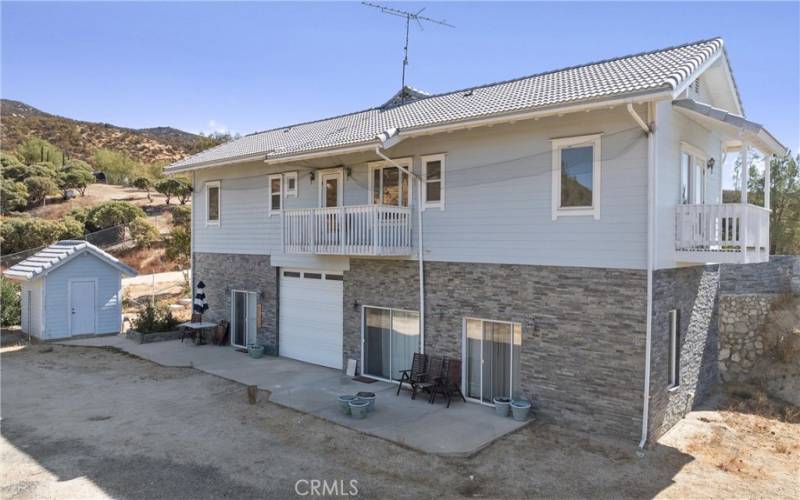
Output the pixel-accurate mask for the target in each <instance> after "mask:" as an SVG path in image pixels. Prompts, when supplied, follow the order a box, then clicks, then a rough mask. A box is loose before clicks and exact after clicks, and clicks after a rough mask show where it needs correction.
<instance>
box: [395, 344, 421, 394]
mask: <svg viewBox="0 0 800 500" xmlns="http://www.w3.org/2000/svg"><path fill="white" fill-rule="evenodd" d="M427 371H428V356H427V355H426V354H422V353H421V352H415V353H414V359H413V360H412V361H411V369H410V370H400V384H399V385H398V386H397V395H398V396H399V395H400V389H402V388H403V382H405V383H406V384H408V385H410V386H411V399H416V398H417V384H421V383H423V382H425V380H426V377H427V375H428V374H427Z"/></svg>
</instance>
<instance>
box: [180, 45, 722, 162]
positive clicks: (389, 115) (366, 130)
mask: <svg viewBox="0 0 800 500" xmlns="http://www.w3.org/2000/svg"><path fill="white" fill-rule="evenodd" d="M721 50H723V42H722V39H720V38H714V39H710V40H703V41H700V42H694V43H689V44H686V45H681V46H677V47H670V48H667V49H662V50H657V51H653V52H646V53H641V54H635V55H631V56H625V57H620V58H616V59H609V60H605V61H599V62H595V63H590V64H585V65H581V66H574V67H570V68H565V69H560V70H556V71H550V72H546V73H540V74H536V75H531V76H526V77H523V78H517V79H514V80H508V81H504V82H497V83H491V84H488V85H482V86H478V87H472V88H469V89H463V90H458V91H453V92H448V93H444V94H436V95H431V96H429V97H423V98H419V99H416V100H414V101H412V102H409V103H406V104H402V105H399V106H393V107H382V108H372V109H367V110H364V111H359V112H356V113H351V114H346V115H341V116H337V117H333V118H327V119H323V120H318V121H313V122H307V123H301V124H297V125H292V126H287V127H281V128H277V129H272V130H267V131H265V132H259V133H256V134H252V135H248V136H245V137H242V138H241V139H237V140H234V141H231V142H228V143H226V144H222V145H219V146H216V147H214V148H211V149H208V150H206V151H203V152H201V153H198V154H196V155H193V156H190V157H188V158H185V159H182V160H180V161H177V162H175V163H173V164H172V165H170V166H168V167H167V171H178V170H182V169H188V168H193V167H198V166H204V165H208V164H215V163H218V162H226V161H235V160H238V159H246V158H250V157H254V156H256V155H268V156H269V157H275V158H278V157H282V156H287V157H288V156H291V155H294V154H300V153H308V152H314V151H317V150H325V149H329V148H335V147H343V146H349V145H356V144H366V143H368V142H370V141H372V140H373V139H374V138H375V136H376V135H377V134H379V133H381V132H383V131H384V130H387V129H389V128H399V129H401V130H403V129H410V128H417V127H425V126H432V125H442V124H447V123H452V122H460V121H467V120H472V119H478V118H483V117H488V116H492V115H502V114H507V113H514V112H520V111H528V110H535V109H537V108H549V107H558V106H564V105H569V104H576V103H581V102H588V101H593V100H600V99H607V98H613V97H622V96H626V95H636V94H646V93H651V92H656V91H662V90H669V89H674V88H676V87H677V86H679V85H680V84H681V83H682V82H684V81H685V80H686V79H687V78H688V77H689V76H690V75H692V74H693V72H694V71H695V70H696V69H697V68H698V67H699V66H701V65H702V64H703V63H704V62H705V61H707V60H708V59H709V58H711V57H712V56H714V55H715V54H716V53H717V52H719V51H721Z"/></svg>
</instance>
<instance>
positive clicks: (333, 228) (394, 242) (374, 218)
mask: <svg viewBox="0 0 800 500" xmlns="http://www.w3.org/2000/svg"><path fill="white" fill-rule="evenodd" d="M282 225H283V232H282V237H283V252H284V253H287V254H318V255H352V256H358V255H365V256H401V255H410V254H411V252H412V244H411V209H410V208H407V207H394V206H386V205H357V206H350V207H331V208H299V209H289V210H284V211H283V215H282Z"/></svg>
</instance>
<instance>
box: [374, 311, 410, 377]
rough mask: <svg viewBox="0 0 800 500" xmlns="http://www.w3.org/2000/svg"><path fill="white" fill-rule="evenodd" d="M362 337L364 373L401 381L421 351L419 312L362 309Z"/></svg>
mask: <svg viewBox="0 0 800 500" xmlns="http://www.w3.org/2000/svg"><path fill="white" fill-rule="evenodd" d="M363 336H364V337H363V346H364V362H363V371H364V374H365V375H370V376H373V377H378V378H382V379H386V380H400V370H407V369H410V368H411V361H412V359H413V356H414V353H415V352H418V351H419V350H420V335H419V313H417V312H414V311H404V310H401V309H386V308H382V307H368V306H365V307H364V327H363Z"/></svg>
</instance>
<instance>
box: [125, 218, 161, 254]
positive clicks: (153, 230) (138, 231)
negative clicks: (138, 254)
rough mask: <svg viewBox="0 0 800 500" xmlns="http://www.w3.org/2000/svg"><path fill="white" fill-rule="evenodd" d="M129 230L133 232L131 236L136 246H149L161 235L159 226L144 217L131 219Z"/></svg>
mask: <svg viewBox="0 0 800 500" xmlns="http://www.w3.org/2000/svg"><path fill="white" fill-rule="evenodd" d="M128 230H129V231H130V232H131V238H133V241H134V242H135V243H136V246H139V247H144V248H149V247H150V245H152V244H153V242H154V241H156V240H157V239H158V237H159V236H160V235H159V233H158V228H157V227H156V226H155V225H153V224H152V223H151V222H150V221H148V220H147V219H146V218H144V217H140V218H138V219H134V220H133V221H131V223H130V224H129V225H128Z"/></svg>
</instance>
